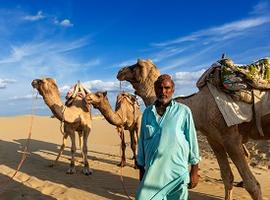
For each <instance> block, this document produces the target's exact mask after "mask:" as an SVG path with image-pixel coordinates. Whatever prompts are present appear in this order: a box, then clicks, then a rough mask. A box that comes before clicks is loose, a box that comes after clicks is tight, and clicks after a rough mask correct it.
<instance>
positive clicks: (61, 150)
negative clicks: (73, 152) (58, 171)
mask: <svg viewBox="0 0 270 200" xmlns="http://www.w3.org/2000/svg"><path fill="white" fill-rule="evenodd" d="M67 137H68V134H67V133H65V135H64V136H63V142H62V145H61V147H60V150H59V152H58V155H57V157H56V159H55V161H54V162H53V163H52V164H51V165H49V166H50V167H54V166H55V165H56V164H57V162H58V159H59V158H60V156H61V155H62V153H63V151H64V149H65V146H66V144H67Z"/></svg>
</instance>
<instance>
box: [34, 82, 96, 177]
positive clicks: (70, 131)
mask: <svg viewBox="0 0 270 200" xmlns="http://www.w3.org/2000/svg"><path fill="white" fill-rule="evenodd" d="M32 86H33V88H35V89H37V90H38V92H39V94H40V95H41V96H42V97H43V99H44V102H45V103H46V104H47V106H48V107H49V108H50V110H51V111H52V113H53V115H54V116H55V117H56V118H57V119H58V120H60V121H61V122H62V123H64V126H63V127H64V133H63V143H62V145H61V148H60V151H59V153H58V156H57V158H56V160H55V162H54V164H52V166H53V165H55V164H56V162H57V160H58V159H59V157H60V155H61V154H62V152H63V150H64V148H65V145H66V141H67V137H68V136H69V137H70V139H71V161H70V166H69V169H68V170H67V172H66V173H67V174H74V173H75V172H76V169H75V152H76V144H75V132H77V133H78V135H79V139H80V145H81V142H82V144H83V145H82V148H81V149H82V157H83V163H84V167H83V169H82V172H83V174H84V175H90V174H92V170H90V168H89V163H88V158H87V151H88V148H87V139H88V136H89V134H90V131H91V127H92V124H91V123H92V119H91V113H90V112H89V111H90V107H89V106H87V105H86V103H85V102H84V101H83V100H82V99H81V98H75V99H74V101H73V102H72V104H71V105H70V106H68V107H67V106H65V104H63V103H62V101H61V98H60V93H59V90H58V87H57V85H56V82H55V81H54V80H53V79H52V78H44V79H35V80H33V81H32Z"/></svg>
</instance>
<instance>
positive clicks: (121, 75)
mask: <svg viewBox="0 0 270 200" xmlns="http://www.w3.org/2000/svg"><path fill="white" fill-rule="evenodd" d="M127 70H129V67H123V68H121V69H120V70H119V71H118V74H117V76H116V78H117V79H118V80H119V81H124V80H125V72H126V71H127Z"/></svg>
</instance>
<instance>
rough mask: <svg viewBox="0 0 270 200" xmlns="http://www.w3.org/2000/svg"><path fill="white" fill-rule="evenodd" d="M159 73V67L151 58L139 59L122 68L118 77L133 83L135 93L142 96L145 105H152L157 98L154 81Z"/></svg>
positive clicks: (120, 79)
mask: <svg viewBox="0 0 270 200" xmlns="http://www.w3.org/2000/svg"><path fill="white" fill-rule="evenodd" d="M159 75H160V72H159V70H158V68H157V67H156V66H155V65H154V63H153V62H152V61H151V60H149V59H148V60H141V59H139V60H138V61H137V63H136V64H134V65H131V66H128V67H124V68H122V69H120V70H119V72H118V74H117V79H118V80H119V81H124V80H125V81H128V82H129V83H131V85H132V87H133V88H134V90H135V94H136V95H139V96H140V97H142V99H143V101H144V103H145V105H150V104H152V103H153V102H154V101H155V99H156V95H155V91H154V82H155V81H156V80H157V78H158V77H159Z"/></svg>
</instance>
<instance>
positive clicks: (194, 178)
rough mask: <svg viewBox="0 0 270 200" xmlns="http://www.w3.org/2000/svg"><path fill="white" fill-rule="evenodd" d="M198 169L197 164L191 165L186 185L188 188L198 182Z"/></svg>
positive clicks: (193, 186)
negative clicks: (188, 181)
mask: <svg viewBox="0 0 270 200" xmlns="http://www.w3.org/2000/svg"><path fill="white" fill-rule="evenodd" d="M198 170H199V164H196V165H191V170H190V183H189V185H188V188H189V189H192V188H195V187H196V186H197V185H198V182H199V174H198Z"/></svg>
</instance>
